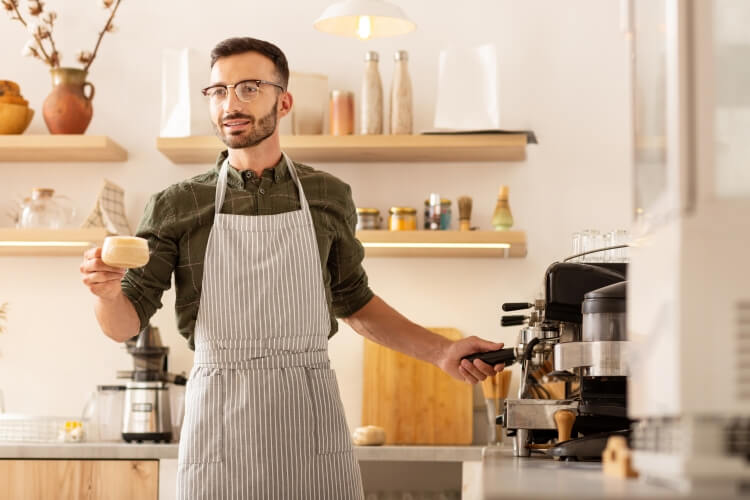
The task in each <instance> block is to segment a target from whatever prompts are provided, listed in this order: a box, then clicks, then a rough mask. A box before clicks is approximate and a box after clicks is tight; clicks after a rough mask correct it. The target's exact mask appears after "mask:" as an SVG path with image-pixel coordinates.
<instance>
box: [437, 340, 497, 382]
mask: <svg viewBox="0 0 750 500" xmlns="http://www.w3.org/2000/svg"><path fill="white" fill-rule="evenodd" d="M502 348H503V344H502V343H497V342H490V341H488V340H484V339H480V338H479V337H467V338H465V339H461V340H457V341H455V342H453V343H451V344H448V345H447V347H446V348H445V349H444V351H443V352H442V353H441V355H440V358H439V360H438V362H437V363H436V364H437V366H438V367H440V369H442V370H443V371H444V372H446V373H447V374H449V375H450V376H451V377H453V378H455V379H458V380H462V381H464V382H468V383H470V384H476V383H477V382H480V381H482V380H484V379H485V378H487V377H489V376H491V375H494V374H495V373H497V372H500V371H503V368H505V365H503V364H502V363H501V364H497V365H495V366H491V365H488V364H487V363H485V362H484V361H482V360H481V359H475V360H474V362H473V363H472V362H470V361H468V360H465V359H464V360H462V359H461V358H463V357H464V356H468V355H469V354H474V353H476V352H488V351H496V350H498V349H502Z"/></svg>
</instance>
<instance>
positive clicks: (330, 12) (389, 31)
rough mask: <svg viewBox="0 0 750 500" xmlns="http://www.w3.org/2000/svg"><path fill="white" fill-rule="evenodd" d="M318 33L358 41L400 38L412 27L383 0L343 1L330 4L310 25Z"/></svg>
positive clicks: (396, 7) (395, 8) (390, 4)
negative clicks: (357, 39) (346, 37)
mask: <svg viewBox="0 0 750 500" xmlns="http://www.w3.org/2000/svg"><path fill="white" fill-rule="evenodd" d="M313 26H315V28H316V29H317V30H319V31H322V32H324V33H330V34H332V35H341V36H351V37H356V38H359V39H361V40H368V39H370V38H380V37H386V36H396V35H403V34H405V33H409V32H411V31H414V30H415V29H416V28H417V25H416V24H414V23H413V22H412V21H411V20H410V19H409V18H408V17H406V15H405V14H404V11H402V10H401V8H400V7H398V6H396V5H393V4H392V3H390V2H387V1H385V0H344V1H342V2H337V3H335V4H333V5H330V6H329V7H328V8H327V9H326V10H324V11H323V14H322V15H321V16H320V17H319V18H318V19H317V20H316V21H315V22H314V23H313Z"/></svg>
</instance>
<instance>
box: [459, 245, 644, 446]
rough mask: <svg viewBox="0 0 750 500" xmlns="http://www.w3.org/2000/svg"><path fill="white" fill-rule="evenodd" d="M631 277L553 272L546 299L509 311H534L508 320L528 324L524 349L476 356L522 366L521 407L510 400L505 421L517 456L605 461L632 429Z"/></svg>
mask: <svg viewBox="0 0 750 500" xmlns="http://www.w3.org/2000/svg"><path fill="white" fill-rule="evenodd" d="M603 250H604V249H603ZM626 269H627V265H626V264H620V263H607V264H604V263H602V264H596V265H594V264H581V263H569V262H559V263H554V264H552V265H551V266H550V267H549V268H548V269H547V271H546V273H545V278H544V284H545V291H544V299H540V300H537V301H535V302H534V303H525V302H524V303H506V304H503V310H504V311H507V312H511V311H520V310H530V313H529V314H528V315H506V316H503V318H502V322H501V324H502V325H503V326H514V325H522V324H526V326H524V328H522V329H521V331H520V332H519V335H518V340H517V343H516V346H515V347H512V348H506V349H502V350H499V351H493V352H490V353H477V354H474V355H471V356H468V358H469V359H474V358H477V357H478V358H480V359H483V360H485V362H488V363H491V364H492V363H505V364H506V365H508V364H511V363H514V362H519V363H520V364H521V380H520V384H519V391H518V399H507V400H506V401H505V406H504V409H503V413H502V415H499V416H498V423H500V424H502V425H503V427H505V429H506V432H507V434H508V435H509V436H512V437H513V452H514V455H515V456H522V457H528V456H530V454H531V452H532V451H534V450H537V451H541V452H545V453H547V454H550V455H554V456H560V457H564V458H569V459H599V458H600V457H601V453H602V451H603V450H604V447H605V446H606V439H607V437H608V436H609V435H610V434H612V433H615V432H621V431H626V430H627V429H628V428H629V425H630V420H629V419H628V418H627V410H626V391H627V379H626V376H627V366H626V362H625V361H626V356H627V352H628V344H627V342H626V341H625V286H626V284H625V277H626ZM579 435H580V436H583V437H581V438H578V437H577V436H579ZM570 437H574V438H575V439H570Z"/></svg>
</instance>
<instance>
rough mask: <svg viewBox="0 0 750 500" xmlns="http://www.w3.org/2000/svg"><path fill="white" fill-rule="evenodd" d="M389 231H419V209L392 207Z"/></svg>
mask: <svg viewBox="0 0 750 500" xmlns="http://www.w3.org/2000/svg"><path fill="white" fill-rule="evenodd" d="M389 212H390V216H389V217H388V229H390V230H391V231H414V230H416V229H417V209H416V208H412V207H391V209H390V211H389Z"/></svg>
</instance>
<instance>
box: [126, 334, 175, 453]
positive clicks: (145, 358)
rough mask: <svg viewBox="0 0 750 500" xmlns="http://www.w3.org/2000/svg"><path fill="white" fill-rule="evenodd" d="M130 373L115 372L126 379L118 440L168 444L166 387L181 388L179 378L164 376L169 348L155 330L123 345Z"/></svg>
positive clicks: (167, 392) (169, 428) (168, 399)
mask: <svg viewBox="0 0 750 500" xmlns="http://www.w3.org/2000/svg"><path fill="white" fill-rule="evenodd" d="M126 344H127V351H128V353H129V354H130V355H131V356H133V368H134V369H133V370H130V371H119V372H117V376H118V378H127V379H129V380H128V382H127V384H126V386H125V404H124V408H123V422H122V438H123V439H124V440H125V441H127V442H131V441H137V442H143V441H154V442H160V441H163V442H167V443H168V442H170V441H171V440H172V418H171V408H170V395H169V385H170V384H179V385H185V383H186V382H187V381H186V379H185V377H184V376H182V375H174V374H171V373H167V354H168V353H169V347H166V346H164V345H163V344H162V342H161V336H160V335H159V329H158V328H156V327H154V326H151V325H149V326H147V327H146V328H144V329H143V330H141V332H140V333H139V334H138V335H137V336H136V337H135V338H134V339H131V340H129V341H128V342H127V343H126Z"/></svg>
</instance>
